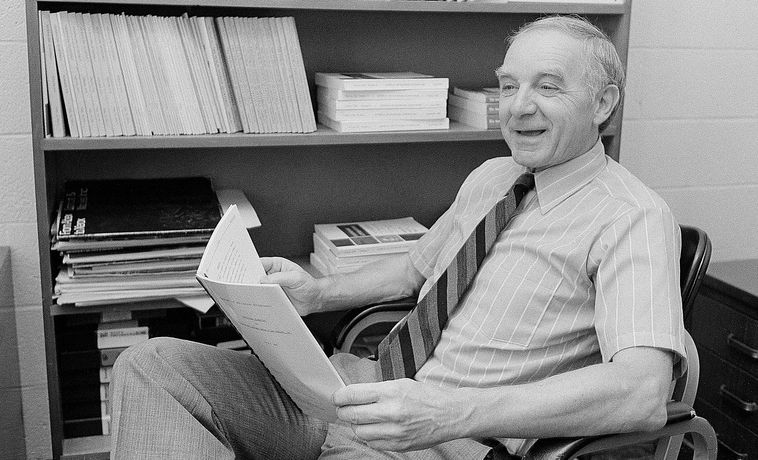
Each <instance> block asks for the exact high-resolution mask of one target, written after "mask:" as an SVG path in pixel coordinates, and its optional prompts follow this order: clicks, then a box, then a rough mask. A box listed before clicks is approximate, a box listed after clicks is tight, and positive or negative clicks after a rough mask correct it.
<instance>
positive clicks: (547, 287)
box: [482, 277, 561, 347]
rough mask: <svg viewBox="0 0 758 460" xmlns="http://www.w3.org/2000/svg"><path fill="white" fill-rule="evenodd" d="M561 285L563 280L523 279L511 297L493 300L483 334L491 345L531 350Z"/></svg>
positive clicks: (505, 295) (499, 297)
mask: <svg viewBox="0 0 758 460" xmlns="http://www.w3.org/2000/svg"><path fill="white" fill-rule="evenodd" d="M560 285H561V279H560V278H558V279H556V278H549V277H546V279H540V280H535V279H532V278H529V277H526V278H523V280H522V281H520V282H519V283H518V285H517V286H516V288H515V289H513V290H512V291H511V292H510V293H501V295H500V296H498V298H496V299H494V300H493V308H492V309H491V310H490V312H489V314H487V315H486V317H485V321H484V326H483V327H482V333H483V334H485V335H486V338H487V339H488V340H489V341H490V343H493V342H494V343H497V342H501V343H507V344H510V345H516V346H519V347H528V346H529V345H530V344H531V342H532V340H533V339H534V337H535V335H536V333H537V331H538V330H539V328H540V326H541V325H542V323H543V321H544V319H545V313H546V312H547V311H548V309H549V308H550V305H551V304H552V303H553V302H554V301H555V295H556V292H557V290H558V288H559V287H560Z"/></svg>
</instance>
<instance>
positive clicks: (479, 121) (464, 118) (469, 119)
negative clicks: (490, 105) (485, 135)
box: [448, 105, 500, 129]
mask: <svg viewBox="0 0 758 460" xmlns="http://www.w3.org/2000/svg"><path fill="white" fill-rule="evenodd" d="M448 116H449V117H450V119H451V120H455V121H458V122H461V123H463V124H466V125H469V126H473V127H474V128H479V129H498V128H500V116H499V115H488V114H484V113H475V112H471V111H469V110H464V109H462V108H460V107H457V106H454V105H450V106H448Z"/></svg>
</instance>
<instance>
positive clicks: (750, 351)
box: [690, 295, 758, 377]
mask: <svg viewBox="0 0 758 460" xmlns="http://www.w3.org/2000/svg"><path fill="white" fill-rule="evenodd" d="M690 331H691V333H692V338H693V339H694V340H695V343H696V344H697V345H698V350H702V349H703V348H707V349H709V350H711V351H713V352H714V353H715V354H716V355H718V356H720V357H722V358H723V359H725V360H727V361H729V362H730V363H732V364H734V365H735V366H737V367H739V368H740V369H743V370H744V371H745V372H748V373H750V374H752V375H753V376H756V377H758V320H756V319H754V318H751V317H749V316H746V315H744V314H742V313H740V312H738V311H735V310H733V309H732V308H729V307H728V306H726V305H724V304H723V303H721V302H719V301H717V300H715V299H713V298H712V297H709V296H707V295H700V296H698V297H697V299H696V301H695V306H694V310H693V312H692V323H691V327H690Z"/></svg>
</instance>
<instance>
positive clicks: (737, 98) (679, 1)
mask: <svg viewBox="0 0 758 460" xmlns="http://www.w3.org/2000/svg"><path fill="white" fill-rule="evenodd" d="M756 24H758V3H757V2H755V1H753V0H668V1H665V2H664V1H652V0H634V1H633V2H632V28H631V33H630V40H629V62H628V67H629V69H628V74H629V84H628V87H627V99H626V105H625V109H624V128H623V134H622V137H621V163H622V164H624V165H625V166H626V167H627V168H629V169H630V170H632V171H633V172H634V173H636V174H637V175H638V176H639V177H640V178H641V179H642V180H644V181H645V182H646V183H647V184H649V185H650V186H652V187H653V188H655V189H656V190H657V191H658V193H660V194H661V196H663V198H665V199H666V201H668V203H669V205H670V206H671V208H672V209H673V211H674V213H675V214H676V216H677V218H678V219H679V221H680V222H682V223H686V224H693V225H698V226H700V227H702V228H703V229H705V230H706V231H707V232H708V234H709V235H710V237H711V239H712V240H713V246H714V252H713V260H714V261H719V260H733V259H741V258H758V238H755V236H754V232H755V229H756V228H758V206H756V205H755V203H756V202H758V87H756V85H755V84H754V80H755V75H756V74H758V27H756Z"/></svg>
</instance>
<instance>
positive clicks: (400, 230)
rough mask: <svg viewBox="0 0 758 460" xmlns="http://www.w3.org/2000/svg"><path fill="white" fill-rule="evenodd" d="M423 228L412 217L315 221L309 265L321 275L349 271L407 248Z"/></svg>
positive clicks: (422, 233)
mask: <svg viewBox="0 0 758 460" xmlns="http://www.w3.org/2000/svg"><path fill="white" fill-rule="evenodd" d="M427 231H428V229H427V228H426V227H425V226H423V225H422V224H420V223H418V222H417V221H416V220H415V219H414V218H412V217H404V218H400V219H387V220H374V221H364V222H351V223H339V224H316V225H314V232H313V252H312V253H311V254H310V261H311V265H313V267H314V268H316V270H318V271H319V272H321V273H322V274H324V275H329V274H334V273H349V272H351V271H355V270H357V269H359V268H361V267H362V266H364V265H366V264H369V263H372V262H375V261H377V260H381V259H382V258H385V257H387V256H392V255H395V254H397V253H403V252H407V251H408V250H409V249H410V248H411V247H412V246H413V245H414V244H415V243H416V241H417V240H418V239H419V238H421V237H422V236H423V235H424V234H425V233H426V232H427Z"/></svg>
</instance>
